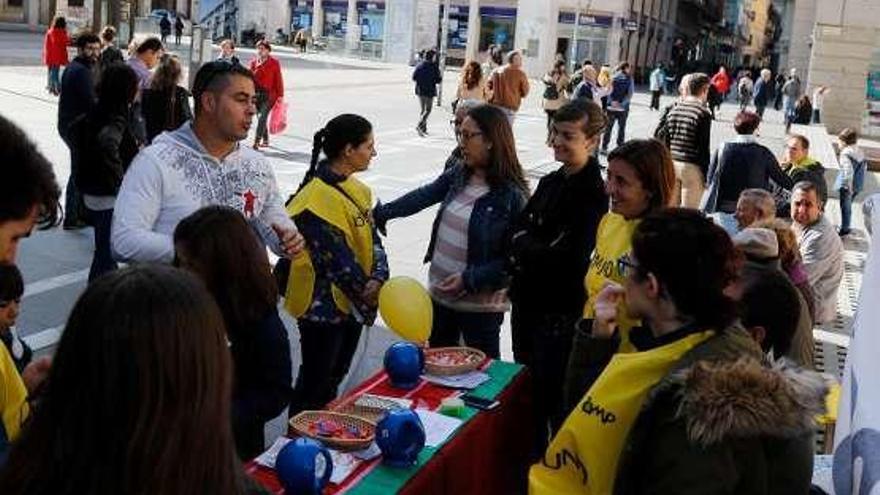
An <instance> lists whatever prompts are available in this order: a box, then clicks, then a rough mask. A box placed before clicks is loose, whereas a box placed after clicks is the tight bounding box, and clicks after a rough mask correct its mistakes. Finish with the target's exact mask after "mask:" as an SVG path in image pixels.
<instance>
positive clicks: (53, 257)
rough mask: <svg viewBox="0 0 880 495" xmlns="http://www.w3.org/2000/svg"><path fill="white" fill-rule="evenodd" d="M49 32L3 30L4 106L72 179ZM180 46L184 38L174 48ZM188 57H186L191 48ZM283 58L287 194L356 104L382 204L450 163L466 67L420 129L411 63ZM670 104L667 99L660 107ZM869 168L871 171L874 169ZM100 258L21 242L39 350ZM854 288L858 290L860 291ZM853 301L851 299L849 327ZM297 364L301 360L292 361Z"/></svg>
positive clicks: (379, 336) (62, 237)
mask: <svg viewBox="0 0 880 495" xmlns="http://www.w3.org/2000/svg"><path fill="white" fill-rule="evenodd" d="M41 43H42V36H41V35H38V34H29V33H7V32H0V113H2V114H3V115H4V116H6V117H8V118H11V119H12V120H13V121H14V122H16V123H17V124H18V125H20V126H21V127H23V128H24V129H25V131H26V132H27V133H28V135H29V136H31V137H32V138H33V139H34V140H35V141H36V142H37V144H38V145H39V148H40V149H41V150H42V151H43V153H45V154H46V156H47V157H48V158H49V159H50V160H51V161H52V163H54V165H55V172H56V174H57V176H58V179H59V181H60V182H61V183H62V184H63V183H66V181H67V177H68V175H69V172H70V165H69V162H70V160H69V156H68V151H67V148H66V147H65V145H64V144H63V143H62V141H61V138H60V137H59V136H58V133H57V131H56V127H55V125H56V112H57V98H55V97H52V96H50V95H49V94H48V93H47V92H46V91H45V89H44V88H45V85H46V69H45V67H43V66H41V65H40V61H39V55H40V46H41ZM171 48H172V49H174V48H175V47H174V45H171ZM239 52H240V53H239V57H240V58H241V59H242V60H243V61H247V60H249V59H250V58H251V57H252V56H253V51H252V50H240V51H239ZM181 55H182V56H183V57H186V55H187V53H186V52H182V53H181ZM275 55H276V56H277V57H278V58H279V59H280V60H281V62H282V67H283V73H284V82H285V93H286V94H285V97H286V98H287V100H288V101H289V104H290V107H289V111H288V122H289V123H288V129H287V131H286V132H285V133H284V134H282V135H279V136H273V137H272V138H271V146H270V147H269V148H268V149H266V150H265V151H264V153H265V155H266V157H267V158H268V159H269V160H270V161H271V163H272V165H273V167H274V169H275V173H276V175H277V177H278V180H279V183H280V187H281V191H282V194H287V193H289V192H291V191H293V190H295V189H296V187H297V185H298V184H299V182H300V180H301V179H302V176H303V174H304V173H305V171H306V169H307V167H308V161H309V159H310V156H311V148H312V136H313V134H314V132H315V131H316V130H318V129H319V128H320V126H321V125H322V124H323V123H324V122H326V121H327V120H329V119H330V118H332V117H333V116H335V115H337V114H340V113H357V114H360V115H363V116H364V117H366V118H368V119H369V120H370V121H371V122H372V123H373V125H374V127H375V136H376V143H377V150H378V156H377V157H376V158H375V159H374V160H373V163H372V165H371V168H370V170H369V171H368V172H366V173H364V174H361V175H360V176H359V177H360V178H361V179H362V180H364V181H365V182H366V183H367V184H368V185H369V186H370V187H371V188H372V190H373V193H374V195H375V197H376V198H377V199H379V200H382V201H389V200H392V199H394V198H396V197H398V196H399V195H401V194H403V193H405V192H407V191H409V190H411V189H413V188H415V187H418V186H420V185H422V184H425V183H427V182H429V181H431V180H432V179H433V178H434V177H436V176H437V175H438V174H439V173H440V171H441V170H442V169H443V163H444V161H445V159H446V157H447V155H448V153H449V152H450V151H451V150H452V148H453V147H454V145H455V141H454V137H453V133H452V129H451V127H450V124H449V120H450V118H451V115H450V110H449V101H450V95H454V93H455V86H456V83H457V78H458V73H457V72H453V71H449V72H447V73H446V75H445V81H444V84H443V93H444V95H445V98H444V102H443V106H442V107H436V108H435V110H434V112H433V113H432V114H431V117H430V119H429V123H428V131H429V136H428V137H425V138H422V137H419V135H418V134H417V132H416V130H415V125H416V121H417V117H418V110H419V105H418V101H417V99H416V97H415V96H414V93H413V84H412V82H411V80H410V75H411V71H412V68H411V67H408V66H400V65H388V64H382V63H375V62H365V61H359V60H350V59H343V58H331V57H328V56H322V55H315V54H306V55H300V54H293V52H292V51H286V50H276V52H275ZM542 89H543V88H542V87H541V85H540V83H538V82H537V81H533V83H532V92H531V95H530V96H529V98H528V100H527V101H526V102H524V104H523V108H522V111H521V112H520V114H519V115H518V117H517V119H516V123H515V126H514V132H515V135H516V138H517V149H518V151H519V158H520V160H521V162H522V164H523V167H524V168H525V169H526V170H527V173H528V175H529V178H530V180H531V181H532V184H533V185H534V184H536V183H537V179H538V178H539V177H540V176H541V175H543V174H544V173H546V172H547V171H550V170H552V169H554V168H555V167H556V166H557V165H556V164H555V163H554V162H553V160H552V152H551V151H550V150H549V149H547V147H546V146H545V145H544V140H545V137H546V127H545V125H546V117H545V115H544V113H543V110H542V109H541V107H540V95H541V93H542ZM669 101H671V97H667V96H664V97H663V102H662V104H664V105H665V104H666V103H668V102H669ZM648 102H649V96H648V95H647V94H646V93H644V92H639V93H638V94H637V95H636V97H635V99H634V103H633V106H632V111H631V115H630V118H629V125H628V129H627V130H628V132H627V136H628V137H647V136H649V135H650V134H651V133H652V131H653V129H654V126H655V125H656V121H657V115H658V114H657V112H653V111H651V110H649V109H648ZM736 110H737V106H736V105H735V104H733V103H728V104H725V105H724V106H723V107H722V110H721V112H720V114H719V118H718V120H717V121H716V122H715V123H714V124H713V132H712V141H713V148H714V147H715V146H717V144H718V143H720V142H721V141H722V140H723V139H728V138H730V137H732V136H733V134H734V132H733V126H732V118H733V116H734V115H735V112H736ZM766 117H767V121H766V122H765V123H764V124H763V125H762V127H761V129H760V140H761V141H762V142H764V143H765V144H767V145H768V146H769V147H770V148H771V149H772V150H773V151H774V153H781V150H782V141H783V136H784V130H783V126H782V124H781V114H780V113H779V112H775V111H772V110H769V111H768V112H767V116H766ZM869 175H870V174H869ZM866 186H867V191H868V192H869V193H870V192H872V191H876V190H877V189H878V188H877V179H876V177H875V176H873V175H872V176H871V177H869V178H868V181H867V184H866ZM828 211H829V213H828V214H829V215H831V217H832V220H833V221H838V219H839V215H838V212H837V211H838V210H837V205H836V202H835V201H832V204H830V205H829V207H828ZM854 212H855V216H856V218H855V221H854V222H855V225H856V227H858V230H857V232H856V234H855V235H854V236H852V239H850V240H848V241H847V248H848V252H847V278H846V281H845V283H846V285H847V289H846V290H842V291H841V293H842V294H841V301H842V302H843V303H846V302H847V301H853V297H854V296H857V291H858V287H859V285H860V271H861V265H863V263H864V253H865V252H866V251H867V243H866V241H865V239H866V237H865V233H864V231H863V229H862V220H861V215H860V208H859V205H856V206H855V207H854ZM434 214H435V209H433V208H432V209H429V210H427V211H425V212H422V213H421V214H419V215H415V216H413V217H411V218H408V219H404V220H398V221H394V222H392V223H391V224H390V226H389V229H388V233H389V237H387V238H386V239H385V248H386V250H387V252H388V257H389V261H390V267H391V272H392V275H409V276H413V277H415V278H417V279H420V280H425V279H426V278H427V277H426V276H427V265H423V264H422V258H423V256H424V251H425V248H426V246H427V242H428V236H429V234H430V227H431V220H432V218H433V215H434ZM91 257H92V232H91V230H90V229H86V230H81V231H64V230H61V229H60V228H56V229H52V230H49V231H43V232H37V233H35V234H34V235H33V236H32V237H31V238H30V239H28V240H26V241H25V242H24V244H23V245H22V248H21V250H20V255H19V260H18V261H19V265H20V267H21V269H22V271H23V273H24V277H25V280H26V285H27V288H26V292H25V297H24V300H23V302H22V314H21V316H20V318H19V322H18V329H19V331H20V332H21V334H23V335H25V336H26V338H27V339H28V340H29V342H30V343H31V344H32V346H34V347H35V348H38V349H41V350H42V351H43V352H51V349H52V348H53V346H54V345H55V343H56V342H57V339H58V336H59V335H60V332H61V330H62V329H63V326H64V324H65V321H66V318H67V315H68V313H69V311H70V309H71V307H72V305H73V304H74V302H75V300H76V298H77V297H78V296H79V294H80V293H81V292H82V290H83V289H84V287H85V281H86V277H87V274H88V267H89V264H90V262H91ZM853 291H855V292H854V293H853ZM853 310H854V307H852V306H851V304H842V305H841V312H842V318H843V320H842V321H843V323H842V324H841V325H840V326H841V329H840V331H841V332H843V333H845V332H846V329H845V327H846V324H847V322H848V321H849V320H850V319H851V317H852V312H853ZM286 322H287V324H288V328H289V330H290V331H291V335H290V337H291V344H292V346H293V357H294V365H295V366H296V365H298V357H299V351H298V338H297V336H296V328H295V323H294V322H293V321H292V320H291V319H289V318H288V319H287V320H286ZM392 339H393V337H392V335H391V334H390V333H389V332H388V331H387V330H384V329H381V328H378V329H375V330H374V331H372V332H370V337H369V341H368V342H363V344H364V345H365V347H366V349H365V351H364V352H363V355H364V358H363V359H362V361H361V365H360V367H359V368H358V369H357V370H356V371H355V373H354V374H353V376H352V377H351V379H350V383H357V382H359V381H360V380H361V379H362V378H364V377H365V376H366V375H367V374H369V373H371V372H372V371H373V370H375V369H376V368H377V367H378V366H379V365H380V362H381V356H382V352H383V351H384V349H385V348H386V347H387V345H388V342H389V341H390V340H392ZM502 356H503V357H504V358H506V359H511V351H510V330H509V323H508V322H505V325H504V327H503V330H502ZM294 369H296V368H294Z"/></svg>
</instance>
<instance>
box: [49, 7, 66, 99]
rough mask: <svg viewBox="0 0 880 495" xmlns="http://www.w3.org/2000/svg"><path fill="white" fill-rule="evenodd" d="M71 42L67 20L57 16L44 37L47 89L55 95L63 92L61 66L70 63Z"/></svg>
mask: <svg viewBox="0 0 880 495" xmlns="http://www.w3.org/2000/svg"><path fill="white" fill-rule="evenodd" d="M69 44H70V37H69V36H68V35H67V20H66V19H65V18H64V17H63V16H60V15H59V16H56V17H55V18H54V19H52V27H50V28H49V30H48V31H46V36H45V38H44V39H43V63H44V64H45V65H46V66H47V67H48V76H47V83H46V91H48V92H49V93H50V94H52V95H55V96H58V95H59V94H60V93H61V67H63V66H65V65H67V64H68V59H67V45H69Z"/></svg>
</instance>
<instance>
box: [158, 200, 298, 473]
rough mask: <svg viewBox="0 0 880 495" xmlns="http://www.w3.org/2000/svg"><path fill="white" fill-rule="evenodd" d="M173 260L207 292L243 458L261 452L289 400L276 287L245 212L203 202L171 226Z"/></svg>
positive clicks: (284, 332) (287, 351)
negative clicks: (225, 353)
mask: <svg viewBox="0 0 880 495" xmlns="http://www.w3.org/2000/svg"><path fill="white" fill-rule="evenodd" d="M174 250H175V258H176V259H175V264H176V265H178V266H180V267H181V268H184V269H186V270H189V271H191V272H193V273H195V274H196V275H197V276H198V277H199V278H201V279H202V281H203V282H204V283H205V286H207V288H208V291H209V292H210V293H211V294H212V295H213V296H214V299H215V300H216V301H217V304H218V306H220V312H221V313H223V320H224V322H225V324H226V336H227V338H228V340H229V350H230V352H231V353H232V362H233V364H234V365H235V366H234V367H233V368H234V372H235V375H234V378H235V381H234V383H233V387H232V432H233V434H234V436H235V445H236V450H237V451H238V455H239V457H241V459H242V460H248V459H252V458H253V457H255V456H256V455H258V454H259V453H260V452H262V451H263V449H264V438H263V428H264V426H265V424H266V422H267V421H269V420H270V419H272V418H274V417H276V416H278V415H279V414H281V412H282V411H284V408H285V407H287V404H288V401H289V398H290V383H291V365H290V342H289V340H288V338H287V329H286V328H285V327H284V323H282V321H281V318H280V317H279V316H278V309H277V306H276V304H277V302H278V288H277V285H276V283H275V279H274V278H273V277H272V273H271V270H270V266H269V260H268V258H267V257H266V250H265V249H263V248H262V244H261V243H260V242H259V241H258V240H257V237H256V236H255V235H254V231H253V229H252V228H251V227H250V226H249V225H248V222H247V220H246V219H245V217H244V216H243V215H242V214H241V213H239V212H238V211H237V210H234V209H232V208H229V207H227V206H208V207H205V208H202V209H201V210H199V211H197V212H195V213H193V214H192V215H190V216H188V217H186V218H184V219H183V220H181V222H180V223H179V224H178V225H177V228H176V229H175V230H174Z"/></svg>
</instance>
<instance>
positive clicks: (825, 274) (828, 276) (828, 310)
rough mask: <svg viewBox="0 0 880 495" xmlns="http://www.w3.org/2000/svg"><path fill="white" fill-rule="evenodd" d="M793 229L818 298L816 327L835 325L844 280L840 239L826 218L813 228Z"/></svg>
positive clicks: (794, 226)
mask: <svg viewBox="0 0 880 495" xmlns="http://www.w3.org/2000/svg"><path fill="white" fill-rule="evenodd" d="M791 229H792V230H793V231H794V234H795V236H796V237H797V240H798V245H799V246H800V251H801V257H802V258H803V260H804V268H805V269H806V271H807V279H808V280H809V281H810V285H811V286H813V292H814V293H815V295H816V323H828V322H831V321H832V320H834V317H835V316H836V315H837V289H838V287H840V282H841V280H842V279H843V243H842V242H841V241H840V236H839V235H837V230H835V228H834V226H833V225H831V222H829V221H828V219H827V218H826V217H825V216H824V215H822V216H821V217H819V220H818V221H817V222H816V223H814V224H812V225H809V226H803V225H800V224H798V223H797V222H794V223H792V225H791Z"/></svg>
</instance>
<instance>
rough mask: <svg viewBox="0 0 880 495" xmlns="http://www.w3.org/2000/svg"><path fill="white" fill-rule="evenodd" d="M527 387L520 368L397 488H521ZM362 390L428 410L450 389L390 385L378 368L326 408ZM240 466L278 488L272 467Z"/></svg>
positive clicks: (417, 492) (527, 444)
mask: <svg viewBox="0 0 880 495" xmlns="http://www.w3.org/2000/svg"><path fill="white" fill-rule="evenodd" d="M529 388H530V377H529V375H528V372H527V371H526V370H525V369H522V370H521V371H520V372H519V373H517V374H516V376H514V377H513V379H512V380H511V381H510V383H508V385H507V386H506V387H505V388H504V389H503V390H502V391H501V393H500V394H499V395H498V396H497V400H498V401H499V402H500V405H499V407H497V408H496V409H494V410H492V411H481V412H479V413H478V414H477V415H475V416H474V417H472V418H471V419H470V420H469V421H467V422H466V423H465V424H464V425H462V427H461V428H459V429H458V431H457V432H456V433H455V435H454V436H453V437H452V438H451V439H450V440H449V441H448V442H447V443H446V444H444V445H443V446H442V447H441V448H440V449H439V450H438V451H437V452H436V453H435V454H434V455H433V456H432V457H431V458H430V459H429V460H428V461H427V463H426V464H425V465H424V466H422V467H421V469H419V470H418V472H417V473H416V474H415V475H414V476H413V477H412V478H410V479H409V480H408V481H407V482H406V483H405V484H404V485H403V487H402V488H401V489H400V490H399V492H398V493H403V494H414V495H432V494H447V493H448V494H456V495H461V494H467V493H480V494H496V493H497V494H505V495H507V494H516V493H525V491H526V477H527V475H528V468H529V464H530V461H531V459H530V454H531V449H532V435H531V432H532V428H533V426H532V403H531V392H530V390H529ZM365 393H371V394H377V395H386V396H391V397H404V398H408V399H412V400H413V401H414V405H415V407H426V408H428V409H431V410H433V409H436V408H437V407H439V405H440V401H442V400H443V399H444V398H446V397H448V396H450V395H452V394H454V393H455V391H453V390H450V389H447V388H444V387H440V386H437V385H433V384H430V383H428V382H425V381H422V383H421V384H420V385H419V386H418V387H416V388H415V389H413V390H410V391H404V390H399V389H395V388H393V387H391V385H390V383H389V380H388V376H387V375H386V374H385V372H384V371H380V372H378V373H376V374H375V375H373V376H372V377H371V378H369V379H367V380H366V381H365V382H363V383H362V384H361V385H359V386H358V387H357V388H356V389H354V390H352V391H351V392H350V393H349V394H347V395H346V396H344V397H341V398H340V399H338V400H336V401H334V402H333V403H331V404H330V405H329V406H328V409H339V408H341V407H344V406H345V405H346V404H348V403H350V402H351V401H353V400H355V399H356V398H357V397H359V396H360V395H362V394H365ZM379 462H381V458H380V459H377V460H375V461H372V462H364V463H362V464H361V465H360V466H359V467H358V468H357V469H356V470H355V471H354V472H353V473H352V475H350V476H349V477H348V478H347V479H346V481H345V482H344V483H343V485H342V486H338V485H333V484H331V485H329V486H328V487H327V488H326V489H325V490H324V493H325V495H327V494H336V493H345V492H347V491H349V490H351V489H353V488H355V487H357V486H358V484H359V483H362V482H364V479H365V478H366V477H367V476H368V475H369V473H370V472H371V470H372V469H374V468H375V466H376V465H377V464H378V463H379ZM246 471H247V472H248V474H249V475H250V476H251V477H253V478H254V479H255V480H257V481H258V482H259V483H260V484H261V485H263V486H264V487H265V488H267V489H269V490H270V491H272V492H273V493H283V489H282V488H281V485H280V483H279V481H278V479H277V477H276V475H275V471H274V470H272V469H268V468H265V467H263V466H259V465H257V464H256V463H254V462H250V463H248V464H247V466H246Z"/></svg>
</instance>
